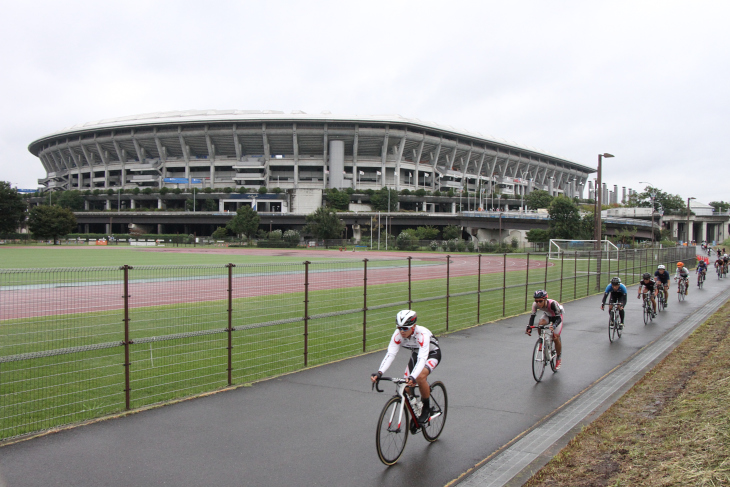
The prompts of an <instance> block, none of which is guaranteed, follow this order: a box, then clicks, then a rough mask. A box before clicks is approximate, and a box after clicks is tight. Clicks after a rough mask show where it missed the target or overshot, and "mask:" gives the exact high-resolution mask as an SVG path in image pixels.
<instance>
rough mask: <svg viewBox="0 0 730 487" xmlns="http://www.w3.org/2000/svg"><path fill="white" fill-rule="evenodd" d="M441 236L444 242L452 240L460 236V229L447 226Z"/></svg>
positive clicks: (454, 226)
mask: <svg viewBox="0 0 730 487" xmlns="http://www.w3.org/2000/svg"><path fill="white" fill-rule="evenodd" d="M441 234H442V235H443V237H444V240H453V239H455V238H459V237H460V236H461V229H460V228H459V227H457V226H456V225H448V226H446V227H444V229H443V231H442V232H441Z"/></svg>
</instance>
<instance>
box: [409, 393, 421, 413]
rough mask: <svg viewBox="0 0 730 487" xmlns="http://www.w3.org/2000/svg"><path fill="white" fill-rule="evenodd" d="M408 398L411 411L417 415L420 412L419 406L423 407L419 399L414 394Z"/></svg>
mask: <svg viewBox="0 0 730 487" xmlns="http://www.w3.org/2000/svg"><path fill="white" fill-rule="evenodd" d="M409 400H410V401H411V407H412V408H413V412H414V413H415V414H416V416H419V415H420V414H421V408H422V407H423V403H422V402H421V401H419V400H418V399H417V398H416V396H411V397H410V398H409Z"/></svg>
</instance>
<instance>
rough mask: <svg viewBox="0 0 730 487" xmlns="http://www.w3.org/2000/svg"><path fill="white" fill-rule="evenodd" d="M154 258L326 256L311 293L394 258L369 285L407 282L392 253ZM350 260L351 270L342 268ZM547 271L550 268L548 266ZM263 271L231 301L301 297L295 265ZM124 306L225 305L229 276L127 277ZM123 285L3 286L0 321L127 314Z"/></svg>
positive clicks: (467, 267) (494, 268) (315, 269)
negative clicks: (372, 262) (113, 312)
mask: <svg viewBox="0 0 730 487" xmlns="http://www.w3.org/2000/svg"><path fill="white" fill-rule="evenodd" d="M149 251H152V252H180V253H183V252H185V253H216V254H230V255H231V260H232V261H235V260H236V259H235V257H236V256H238V255H268V256H285V257H292V256H300V257H301V258H302V262H304V261H305V260H307V259H311V258H322V257H324V258H331V259H333V260H335V259H336V260H338V261H340V262H338V263H320V262H317V263H314V264H312V265H310V273H309V290H310V291H320V290H326V289H342V288H347V287H359V286H362V284H363V270H362V267H363V265H362V260H363V259H364V258H367V259H369V260H383V259H387V260H397V261H398V264H397V265H398V266H397V267H386V268H378V267H372V268H368V276H367V278H368V280H367V284H368V286H372V285H377V284H391V283H398V282H405V281H406V280H407V275H408V274H407V270H406V264H405V259H406V257H405V256H397V257H394V254H393V253H388V252H378V251H372V252H371V251H368V252H361V253H359V254H358V253H353V252H341V253H340V252H332V251H323V250H306V251H297V250H284V251H281V250H278V249H273V250H272V249H256V250H248V249H247V250H238V249H236V250H234V249H215V250H211V249H204V250H191V249H184V250H182V249H181V250H173V249H165V250H149ZM347 258H350V259H352V264H351V265H350V264H348V263H343V262H341V260H342V259H347ZM481 260H482V264H481V269H482V274H492V273H500V272H502V270H503V268H504V265H505V263H504V257H503V256H502V255H483V256H482V259H481ZM413 261H425V262H427V263H426V264H419V265H413V266H412V267H411V279H412V280H413V281H421V280H428V279H439V278H445V277H446V256H445V255H444V254H418V256H417V257H414V258H413ZM549 265H551V266H552V265H553V264H552V263H549ZM506 266H507V270H510V271H519V270H524V269H525V267H526V260H525V259H522V258H514V257H507V263H506ZM259 267H260V268H261V272H255V273H249V274H246V275H236V273H235V271H234V274H233V276H234V279H233V293H232V294H233V297H234V298H243V297H253V296H267V295H275V294H284V293H296V292H303V291H304V277H305V276H304V272H303V269H302V266H301V265H300V264H291V265H288V264H276V265H266V264H262V265H260V266H259ZM539 268H543V269H544V268H545V260H544V259H541V260H538V259H535V260H530V269H539ZM130 272H131V274H130V277H131V278H130V283H129V294H130V300H129V306H130V307H131V308H140V307H147V306H161V305H169V304H178V303H195V302H204V301H214V300H223V299H227V288H228V283H227V275H225V274H224V273H223V271H221V275H220V276H201V275H194V274H192V272H194V271H190V270H183V268H182V266H181V268H179V269H174V270H163V269H162V268H161V271H160V277H159V278H157V279H142V280H134V271H130ZM477 272H478V264H477V257H476V256H463V255H458V254H457V255H454V256H451V258H450V265H449V275H450V276H451V277H460V276H473V275H476V274H477ZM123 294H124V292H123V281H122V280H121V279H120V280H119V281H105V282H93V281H89V282H76V283H65V284H46V285H37V286H33V285H28V286H5V287H1V288H0V300H1V301H2V307H0V320H8V319H21V318H31V317H38V316H50V315H64V314H73V313H88V312H97V311H109V310H119V309H123V308H124V300H123V298H122V295H123Z"/></svg>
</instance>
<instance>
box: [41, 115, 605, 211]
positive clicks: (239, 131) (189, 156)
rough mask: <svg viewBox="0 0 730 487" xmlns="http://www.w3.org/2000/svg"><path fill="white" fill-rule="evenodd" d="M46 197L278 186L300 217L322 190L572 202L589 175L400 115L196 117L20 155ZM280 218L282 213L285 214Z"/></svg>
mask: <svg viewBox="0 0 730 487" xmlns="http://www.w3.org/2000/svg"><path fill="white" fill-rule="evenodd" d="M28 149H29V150H30V152H31V153H32V154H34V155H35V156H37V157H38V158H39V159H40V161H41V163H42V164H43V166H44V168H45V169H46V171H47V175H46V177H45V178H42V179H39V180H38V183H39V185H41V186H43V187H45V188H47V189H51V190H54V189H61V190H63V189H78V190H94V189H100V190H108V189H114V190H117V189H120V188H123V189H125V190H131V189H134V188H140V189H144V188H146V187H154V188H162V187H169V188H187V189H189V188H193V187H197V188H198V189H199V190H200V189H204V188H211V189H212V190H214V191H215V192H218V191H220V190H222V189H224V188H233V189H234V190H235V191H237V189H240V188H242V187H245V188H250V189H252V190H257V189H258V188H260V187H262V186H263V187H267V188H275V187H278V188H281V189H282V190H285V191H286V192H288V193H289V194H291V196H292V198H291V205H292V208H289V211H309V210H311V209H312V208H316V207H317V206H319V204H320V203H321V198H322V192H323V191H324V190H326V189H329V188H337V189H346V188H353V189H355V190H367V189H380V188H382V187H389V188H392V189H396V190H399V191H400V190H402V189H409V190H411V191H416V190H419V189H425V190H427V191H448V190H449V189H451V190H454V191H458V190H460V189H462V188H463V189H464V190H466V191H468V192H470V193H472V194H476V193H479V192H484V193H489V192H491V190H492V189H495V190H497V188H499V190H498V191H499V192H501V193H503V194H505V195H508V196H512V197H518V198H519V196H520V195H524V194H527V193H529V192H530V191H532V190H533V189H544V190H547V191H549V192H550V193H552V194H566V195H569V196H577V197H581V198H582V197H583V191H584V189H585V187H586V183H587V182H588V178H589V175H590V174H591V173H593V172H595V170H594V169H593V168H591V167H587V166H583V165H581V164H578V163H575V162H572V161H569V160H566V159H563V158H561V157H558V156H555V155H552V154H549V153H547V152H545V151H541V150H538V149H535V148H532V147H527V146H523V145H519V144H516V143H512V142H508V141H505V140H500V139H498V138H494V137H487V136H483V135H481V134H477V133H471V132H467V131H463V130H457V129H454V128H452V127H447V126H441V125H437V124H434V123H431V122H423V121H421V120H417V119H407V118H403V117H400V116H397V115H396V116H354V117H345V116H335V115H331V114H329V113H322V114H319V115H311V114H306V113H303V112H292V113H290V114H285V113H283V112H278V111H248V110H227V111H224V110H206V111H179V112H165V113H152V114H146V115H138V116H131V117H123V118H115V119H110V120H102V121H97V122H90V123H85V124H81V125H75V126H73V127H70V128H67V129H64V130H61V131H59V132H56V133H54V134H50V135H47V136H45V137H41V138H40V139H38V140H36V141H34V142H32V143H31V144H30V146H29V148H28ZM285 211H286V210H285Z"/></svg>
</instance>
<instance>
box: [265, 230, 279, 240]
mask: <svg viewBox="0 0 730 487" xmlns="http://www.w3.org/2000/svg"><path fill="white" fill-rule="evenodd" d="M267 237H268V239H269V240H281V237H282V231H281V230H272V231H270V232H269V234H268V235H267Z"/></svg>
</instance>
